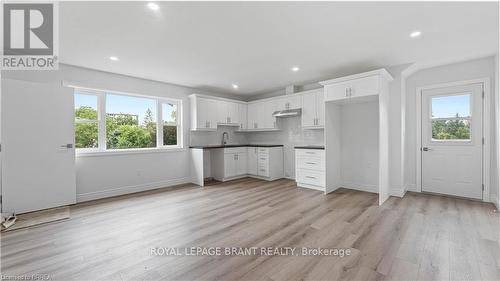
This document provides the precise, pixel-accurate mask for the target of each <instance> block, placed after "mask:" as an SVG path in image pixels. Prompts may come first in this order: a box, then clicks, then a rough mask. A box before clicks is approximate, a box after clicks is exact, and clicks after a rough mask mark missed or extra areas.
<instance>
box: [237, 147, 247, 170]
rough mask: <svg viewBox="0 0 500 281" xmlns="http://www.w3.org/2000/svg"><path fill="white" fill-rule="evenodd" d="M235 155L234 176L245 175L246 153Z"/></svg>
mask: <svg viewBox="0 0 500 281" xmlns="http://www.w3.org/2000/svg"><path fill="white" fill-rule="evenodd" d="M237 155H238V157H237V160H236V161H237V162H238V163H237V164H236V174H237V175H238V176H240V175H245V174H246V173H247V153H243V152H240V153H238V154H237Z"/></svg>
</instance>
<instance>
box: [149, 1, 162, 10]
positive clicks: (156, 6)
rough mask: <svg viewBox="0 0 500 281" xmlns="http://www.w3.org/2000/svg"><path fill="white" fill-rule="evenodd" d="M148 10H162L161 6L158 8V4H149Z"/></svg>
mask: <svg viewBox="0 0 500 281" xmlns="http://www.w3.org/2000/svg"><path fill="white" fill-rule="evenodd" d="M148 8H150V9H151V10H153V11H157V10H158V9H160V6H158V4H156V3H153V2H149V3H148Z"/></svg>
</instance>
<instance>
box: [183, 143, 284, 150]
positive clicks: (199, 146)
mask: <svg viewBox="0 0 500 281" xmlns="http://www.w3.org/2000/svg"><path fill="white" fill-rule="evenodd" d="M231 147H283V145H282V144H226V145H221V144H219V145H217V144H216V145H193V146H190V147H189V148H199V149H214V148H231Z"/></svg>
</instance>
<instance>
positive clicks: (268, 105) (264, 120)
mask: <svg viewBox="0 0 500 281" xmlns="http://www.w3.org/2000/svg"><path fill="white" fill-rule="evenodd" d="M258 107H259V109H258V113H259V116H258V117H259V119H258V120H259V122H258V128H259V129H273V128H276V118H275V117H273V113H274V111H276V106H275V101H274V100H267V101H263V102H260V103H258Z"/></svg>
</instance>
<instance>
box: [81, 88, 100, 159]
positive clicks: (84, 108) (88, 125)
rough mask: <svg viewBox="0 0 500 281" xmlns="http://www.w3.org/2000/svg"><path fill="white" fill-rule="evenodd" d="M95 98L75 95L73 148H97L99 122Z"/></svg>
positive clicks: (89, 95)
mask: <svg viewBox="0 0 500 281" xmlns="http://www.w3.org/2000/svg"><path fill="white" fill-rule="evenodd" d="M97 100H98V99H97V96H96V95H92V94H85V93H84V92H76V93H75V147H76V148H87V149H95V148H97V147H98V141H97V139H98V135H99V120H98V115H97Z"/></svg>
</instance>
